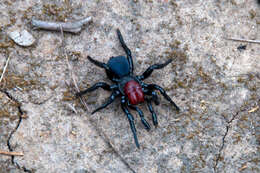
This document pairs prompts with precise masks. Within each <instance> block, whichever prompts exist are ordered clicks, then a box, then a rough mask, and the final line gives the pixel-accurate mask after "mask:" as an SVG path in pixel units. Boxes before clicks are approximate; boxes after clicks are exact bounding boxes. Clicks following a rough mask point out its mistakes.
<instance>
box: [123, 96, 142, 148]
mask: <svg viewBox="0 0 260 173" xmlns="http://www.w3.org/2000/svg"><path fill="white" fill-rule="evenodd" d="M121 107H122V109H123V111H124V113H125V114H126V116H127V118H128V121H129V124H130V127H131V130H132V132H133V136H134V140H135V145H136V147H137V148H140V145H139V142H138V138H137V135H136V128H135V124H134V117H133V115H131V113H130V112H129V110H128V109H127V106H126V99H125V96H122V98H121Z"/></svg>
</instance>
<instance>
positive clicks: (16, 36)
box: [8, 30, 35, 47]
mask: <svg viewBox="0 0 260 173" xmlns="http://www.w3.org/2000/svg"><path fill="white" fill-rule="evenodd" d="M8 35H9V37H10V38H11V39H12V40H13V41H14V42H15V43H16V44H18V45H20V46H24V47H28V46H31V45H33V43H34V42H35V39H34V37H33V36H32V35H31V34H30V33H29V32H28V31H27V30H16V31H12V32H9V33H8Z"/></svg>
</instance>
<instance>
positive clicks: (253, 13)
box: [249, 9, 256, 19]
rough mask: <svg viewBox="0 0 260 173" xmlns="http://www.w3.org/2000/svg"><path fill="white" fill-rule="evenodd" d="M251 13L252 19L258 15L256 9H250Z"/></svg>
mask: <svg viewBox="0 0 260 173" xmlns="http://www.w3.org/2000/svg"><path fill="white" fill-rule="evenodd" d="M249 15H250V18H251V19H254V18H255V17H256V12H255V10H253V9H252V10H250V11H249Z"/></svg>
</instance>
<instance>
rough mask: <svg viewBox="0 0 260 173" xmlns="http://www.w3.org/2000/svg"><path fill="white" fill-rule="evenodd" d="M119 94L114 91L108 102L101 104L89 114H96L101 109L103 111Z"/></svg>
mask: <svg viewBox="0 0 260 173" xmlns="http://www.w3.org/2000/svg"><path fill="white" fill-rule="evenodd" d="M119 94H120V92H119V91H118V90H116V91H114V92H113V93H112V94H111V95H110V97H109V98H108V100H107V101H106V102H105V103H104V104H103V105H101V106H100V107H98V108H97V109H95V110H94V111H93V112H92V113H91V114H94V113H96V112H97V111H100V110H101V109H104V108H106V107H107V106H108V105H110V104H111V103H112V102H113V101H114V100H115V98H116V97H117V96H118V95H119Z"/></svg>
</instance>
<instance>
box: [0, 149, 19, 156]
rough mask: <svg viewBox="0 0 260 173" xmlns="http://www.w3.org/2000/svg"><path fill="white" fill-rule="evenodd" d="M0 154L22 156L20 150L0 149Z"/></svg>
mask: <svg viewBox="0 0 260 173" xmlns="http://www.w3.org/2000/svg"><path fill="white" fill-rule="evenodd" d="M0 154H3V155H7V156H23V153H22V152H9V151H2V150H0Z"/></svg>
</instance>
